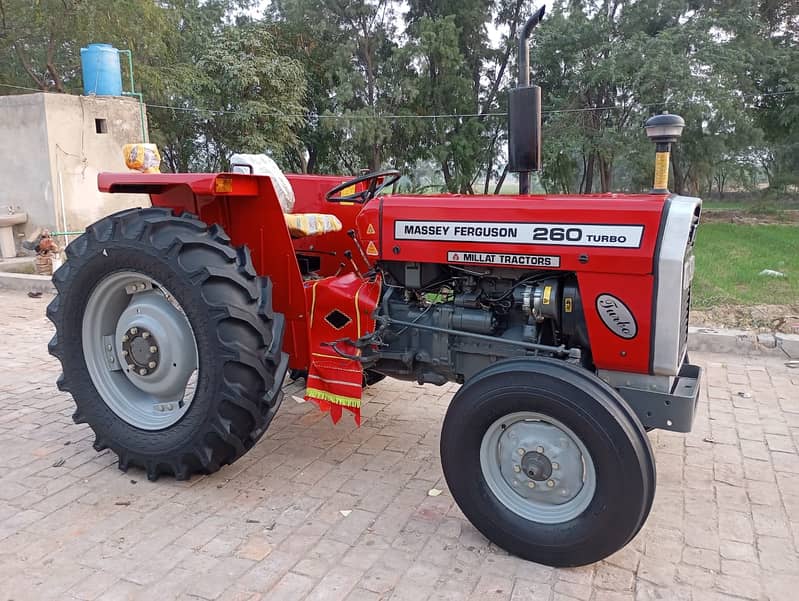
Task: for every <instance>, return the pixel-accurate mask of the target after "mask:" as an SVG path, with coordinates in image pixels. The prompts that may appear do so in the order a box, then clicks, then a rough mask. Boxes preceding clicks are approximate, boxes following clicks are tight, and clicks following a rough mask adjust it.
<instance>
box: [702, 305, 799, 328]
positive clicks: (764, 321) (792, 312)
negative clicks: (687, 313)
mask: <svg viewBox="0 0 799 601" xmlns="http://www.w3.org/2000/svg"><path fill="white" fill-rule="evenodd" d="M691 325H692V326H698V327H706V328H716V329H725V328H732V329H736V330H755V331H757V332H782V333H784V334H799V305H754V306H751V307H746V306H740V305H717V306H715V307H711V308H703V309H691Z"/></svg>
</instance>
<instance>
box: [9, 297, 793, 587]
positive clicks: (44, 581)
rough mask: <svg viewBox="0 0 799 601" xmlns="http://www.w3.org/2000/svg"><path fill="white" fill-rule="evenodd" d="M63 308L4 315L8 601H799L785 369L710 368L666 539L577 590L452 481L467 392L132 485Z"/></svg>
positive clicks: (378, 409) (379, 396)
mask: <svg viewBox="0 0 799 601" xmlns="http://www.w3.org/2000/svg"><path fill="white" fill-rule="evenodd" d="M46 302H47V299H46V298H45V299H41V300H33V299H29V298H27V297H26V296H25V295H23V294H19V293H12V292H5V293H0V600H6V599H14V600H16V601H22V600H26V599H35V600H40V599H58V600H66V599H103V600H106V599H148V600H162V599H171V598H182V599H240V600H245V599H246V600H250V599H252V600H256V599H261V598H263V599H269V600H270V601H272V600H275V601H277V600H281V599H301V598H308V599H319V600H333V601H335V600H337V599H348V600H351V601H356V600H357V601H373V600H378V599H396V600H402V599H407V600H409V601H422V600H423V599H469V598H474V599H479V600H480V601H490V600H508V599H511V600H513V601H521V600H536V601H539V600H542V601H544V600H556V599H557V600H571V599H578V600H591V601H593V600H596V601H600V600H608V601H622V600H627V599H635V600H636V601H644V600H654V599H669V600H670V599H675V600H678V601H684V600H689V599H694V600H705V599H707V600H709V601H719V600H722V599H738V598H745V599H758V600H760V599H771V600H774V601H777V600H786V601H793V600H795V599H797V598H799V557H798V556H797V542H799V456H798V455H797V445H799V394H798V393H799V370H792V369H789V368H787V367H786V366H785V365H784V363H783V362H782V361H781V360H779V359H774V358H770V359H767V358H763V359H760V358H758V359H751V358H742V357H736V356H721V355H710V354H701V355H698V356H695V357H694V359H696V360H698V362H699V363H701V364H703V365H704V366H705V367H706V368H708V371H707V380H706V382H707V385H706V387H705V388H704V390H703V392H702V402H701V410H700V415H699V417H698V419H697V423H696V425H695V430H694V432H693V433H692V434H690V435H688V436H682V435H677V434H670V433H662V432H661V433H657V434H653V436H652V442H653V446H654V447H655V449H656V453H657V462H658V493H657V498H656V501H655V506H654V509H653V511H652V514H651V515H650V517H649V521H648V522H647V524H646V526H645V527H644V529H643V530H642V532H641V533H640V534H639V536H638V537H637V538H636V539H635V540H634V541H633V542H632V543H631V544H630V545H629V546H628V547H627V548H626V549H624V550H623V551H621V552H619V553H618V554H616V555H614V556H613V557H611V558H609V559H608V560H607V561H604V562H602V563H600V564H598V565H594V566H590V567H585V568H580V569H561V570H555V569H552V568H547V567H543V566H539V565H536V564H532V563H528V562H525V561H521V560H519V559H516V558H514V557H511V556H508V555H507V554H506V553H504V552H503V551H501V550H499V549H497V548H495V547H494V546H492V545H490V544H489V543H488V542H487V541H486V539H485V538H483V537H482V536H481V535H480V534H479V533H478V532H477V531H476V530H475V529H474V528H473V527H472V526H471V525H470V524H469V523H468V522H467V521H466V520H465V519H464V518H463V516H462V515H461V513H460V512H459V511H458V509H457V507H456V506H455V505H454V503H453V501H452V498H451V497H450V495H449V493H448V491H447V490H446V486H445V484H444V481H443V478H442V475H441V469H440V467H439V461H438V430H439V426H440V422H441V418H442V415H443V413H444V410H445V407H446V405H447V402H448V401H449V399H450V398H451V397H452V394H453V392H454V387H443V388H436V387H433V386H429V387H419V386H414V385H410V384H404V383H400V382H396V381H384V382H382V383H380V384H378V385H377V386H375V387H374V388H372V389H371V391H370V392H369V393H368V394H367V397H368V398H367V402H366V406H365V416H366V419H365V420H364V425H363V427H361V428H360V429H355V428H354V427H353V426H352V425H351V423H347V421H346V420H345V421H343V422H342V423H340V424H339V425H338V426H333V425H332V424H331V423H330V421H329V420H328V419H327V418H326V417H324V416H322V415H321V414H320V413H319V412H317V411H316V410H315V409H314V408H312V407H310V406H309V405H307V404H299V403H297V402H295V401H294V400H292V398H291V396H290V395H288V396H287V398H286V401H285V402H284V406H283V408H282V409H281V410H280V413H279V414H278V417H277V419H276V420H275V422H274V424H273V425H272V427H271V429H270V430H269V433H268V434H267V436H266V438H265V439H264V440H262V441H261V442H260V443H259V444H258V445H257V446H256V448H255V449H254V450H253V451H252V452H250V453H249V454H248V455H246V456H245V457H244V458H243V459H242V460H240V461H239V462H238V463H237V464H235V465H233V466H230V467H227V468H225V469H223V470H222V471H220V472H219V473H217V474H215V475H214V476H210V477H195V478H194V479H192V480H191V481H190V482H188V483H181V482H175V481H173V480H170V479H162V480H161V481H159V482H157V483H150V482H148V481H147V479H146V478H145V477H144V474H143V473H142V472H141V471H139V470H131V471H130V472H129V473H128V474H123V473H121V472H119V471H118V470H117V469H116V466H115V458H114V455H113V454H111V453H110V452H105V453H102V454H97V453H95V452H94V450H92V447H91V442H92V437H91V434H90V432H89V430H88V429H87V428H85V427H79V426H76V425H74V424H73V423H72V420H71V419H70V414H71V412H72V403H71V401H70V399H69V398H67V396H66V395H63V394H61V393H59V392H58V391H57V390H56V388H55V386H54V385H53V382H54V380H55V378H56V375H57V372H58V366H57V364H56V361H55V360H54V359H52V358H51V357H50V356H49V355H47V352H46V343H47V340H48V339H49V337H50V335H51V327H50V324H49V322H47V321H46V319H45V317H44V307H45V305H46ZM434 487H436V488H440V489H443V491H444V492H443V494H441V495H440V496H438V497H431V496H428V491H429V490H430V489H431V488H434ZM342 511H345V512H350V513H349V514H348V515H346V516H345V515H342V513H341V512H342Z"/></svg>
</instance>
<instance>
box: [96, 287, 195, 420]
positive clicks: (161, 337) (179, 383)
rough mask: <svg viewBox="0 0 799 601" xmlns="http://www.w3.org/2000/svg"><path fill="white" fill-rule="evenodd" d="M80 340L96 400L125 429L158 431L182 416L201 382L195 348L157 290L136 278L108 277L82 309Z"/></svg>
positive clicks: (178, 314) (182, 320)
mask: <svg viewBox="0 0 799 601" xmlns="http://www.w3.org/2000/svg"><path fill="white" fill-rule="evenodd" d="M82 339H83V352H84V358H85V360H86V366H87V369H88V371H89V375H90V376H91V379H92V382H93V384H94V386H95V387H96V388H97V392H98V393H99V394H100V396H101V397H102V399H103V401H104V402H105V403H106V405H108V407H109V408H110V409H111V410H112V411H113V412H114V413H116V414H117V415H118V416H119V417H120V418H122V419H123V420H125V421H126V422H127V423H128V424H130V425H132V426H135V427H137V428H140V429H143V430H159V429H162V428H166V427H168V426H170V425H172V424H174V423H176V422H177V421H178V420H179V419H180V418H181V417H183V416H184V415H185V414H186V412H187V411H188V409H189V406H190V404H191V402H192V400H193V398H194V390H195V388H194V385H193V384H191V382H196V380H197V377H199V376H198V372H197V365H198V363H199V354H198V351H197V343H196V340H195V336H194V331H193V329H192V327H191V324H190V323H189V320H188V318H187V316H186V314H185V312H184V311H183V309H182V307H181V306H180V305H179V304H178V303H177V301H175V300H174V297H173V296H172V295H171V294H170V293H169V292H168V291H167V290H165V289H164V288H163V287H162V286H161V285H160V284H159V283H158V282H156V281H155V280H153V279H152V278H149V277H148V276H146V275H144V274H142V273H139V272H135V271H119V272H114V273H112V274H109V275H108V276H107V277H106V278H104V279H103V280H102V281H101V282H99V283H98V284H97V285H96V286H95V288H94V290H93V291H92V294H91V295H90V297H89V300H88V302H87V304H86V308H85V310H84V317H83V326H82Z"/></svg>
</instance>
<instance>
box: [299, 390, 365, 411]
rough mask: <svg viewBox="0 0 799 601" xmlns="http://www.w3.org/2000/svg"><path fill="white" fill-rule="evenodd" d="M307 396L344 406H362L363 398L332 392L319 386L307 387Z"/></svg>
mask: <svg viewBox="0 0 799 601" xmlns="http://www.w3.org/2000/svg"><path fill="white" fill-rule="evenodd" d="M305 396H309V397H311V398H314V399H319V400H320V401H327V402H328V403H333V404H335V405H342V406H343V407H360V406H361V399H354V398H352V397H348V396H342V395H340V394H333V393H331V392H326V391H324V390H319V389H318V388H306V389H305Z"/></svg>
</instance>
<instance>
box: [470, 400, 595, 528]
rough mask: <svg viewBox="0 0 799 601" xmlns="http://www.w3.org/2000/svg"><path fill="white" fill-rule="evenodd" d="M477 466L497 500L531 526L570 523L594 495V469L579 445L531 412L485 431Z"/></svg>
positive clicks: (560, 428)
mask: <svg viewBox="0 0 799 601" xmlns="http://www.w3.org/2000/svg"><path fill="white" fill-rule="evenodd" d="M480 467H481V469H482V472H483V478H484V479H485V481H486V484H488V487H489V489H490V490H491V492H492V493H494V496H495V497H496V498H497V500H499V502H500V503H502V505H504V506H505V507H506V508H507V509H509V510H510V511H512V512H513V513H515V514H516V515H518V516H519V517H522V518H524V519H526V520H530V521H532V522H538V523H542V524H561V523H564V522H568V521H570V520H573V519H574V518H576V517H577V516H579V515H580V514H581V513H583V512H584V511H585V510H586V508H587V507H588V505H589V504H590V503H591V500H592V499H593V498H594V493H595V492H596V469H595V468H594V462H593V459H592V458H591V454H590V453H589V452H588V449H587V448H586V446H585V445H584V444H583V442H582V441H581V440H580V439H579V437H577V435H576V434H575V433H574V432H573V431H572V430H571V429H570V428H568V427H567V426H566V425H565V424H563V423H562V422H560V421H558V420H556V419H554V418H552V417H550V416H547V415H543V414H541V413H536V412H532V411H523V412H519V413H511V414H508V415H506V416H504V417H502V418H500V419H498V420H496V421H495V422H494V423H493V424H491V425H490V426H489V427H488V430H486V433H485V434H484V435H483V440H482V442H481V444H480Z"/></svg>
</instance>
